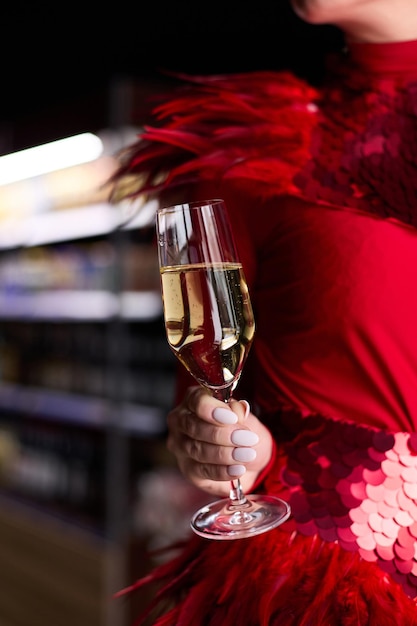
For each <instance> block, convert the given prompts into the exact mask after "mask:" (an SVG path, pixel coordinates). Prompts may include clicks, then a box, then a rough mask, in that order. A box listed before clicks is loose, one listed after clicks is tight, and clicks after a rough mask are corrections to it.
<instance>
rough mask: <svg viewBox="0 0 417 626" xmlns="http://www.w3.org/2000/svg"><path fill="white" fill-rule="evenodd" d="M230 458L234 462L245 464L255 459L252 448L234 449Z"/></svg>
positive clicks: (254, 452)
mask: <svg viewBox="0 0 417 626" xmlns="http://www.w3.org/2000/svg"><path fill="white" fill-rule="evenodd" d="M232 457H233V458H234V460H235V461H242V462H243V463H247V462H248V461H253V460H254V459H255V458H256V451H255V450H254V449H253V448H235V449H234V450H233V454H232Z"/></svg>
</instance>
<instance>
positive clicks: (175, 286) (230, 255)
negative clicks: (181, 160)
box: [157, 200, 290, 539]
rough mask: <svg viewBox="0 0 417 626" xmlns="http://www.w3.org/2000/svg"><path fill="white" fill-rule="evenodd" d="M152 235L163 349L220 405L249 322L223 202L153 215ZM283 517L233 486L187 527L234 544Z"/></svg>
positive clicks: (236, 370) (251, 328)
mask: <svg viewBox="0 0 417 626" xmlns="http://www.w3.org/2000/svg"><path fill="white" fill-rule="evenodd" d="M157 234H158V244H159V246H158V254H159V265H160V272H161V288H162V299H163V305H164V319H165V328H166V333H167V339H168V343H169V346H170V348H171V350H172V351H173V352H174V354H175V355H176V357H177V358H178V359H179V360H180V361H181V363H182V364H183V365H184V366H185V367H186V369H187V370H188V371H189V372H190V373H191V374H192V375H193V377H194V378H195V379H196V380H197V381H198V383H199V384H200V385H202V386H203V387H205V388H206V389H208V390H209V391H211V393H213V395H214V396H215V397H217V398H219V399H220V400H223V401H224V402H226V403H227V402H229V401H230V399H231V396H232V392H233V390H234V389H235V387H236V385H237V383H238V381H239V378H240V375H241V373H242V368H243V366H244V363H245V360H246V357H247V355H248V352H249V349H250V347H251V345H252V341H253V338H254V333H255V321H254V316H253V311H252V305H251V301H250V297H249V291H248V287H247V283H246V279H245V276H244V272H243V268H242V264H241V263H240V261H239V257H238V254H237V251H236V247H235V243H234V240H233V235H232V230H231V227H230V224H229V221H228V218H227V211H226V207H225V205H224V202H223V201H222V200H209V201H203V202H194V203H187V204H181V205H176V206H173V207H167V208H162V209H159V210H158V212H157ZM289 514H290V508H289V506H288V504H287V503H286V502H284V501H282V500H280V499H279V498H275V497H272V496H266V495H264V496H261V495H251V496H248V497H246V496H245V495H244V494H243V492H242V489H241V485H240V481H239V479H237V480H236V481H231V488H230V497H229V499H224V500H218V501H216V502H213V503H210V504H208V505H207V506H205V507H203V508H202V509H200V510H199V511H197V513H196V514H195V515H194V516H193V518H192V521H191V526H192V528H193V530H194V532H196V533H197V534H199V535H202V536H203V537H208V538H212V539H236V538H240V537H249V536H251V535H256V534H259V533H262V532H265V531H267V530H269V529H271V528H274V527H275V526H277V525H278V524H281V523H282V522H283V521H285V520H286V519H287V518H288V516H289Z"/></svg>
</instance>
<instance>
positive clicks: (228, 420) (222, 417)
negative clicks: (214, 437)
mask: <svg viewBox="0 0 417 626" xmlns="http://www.w3.org/2000/svg"><path fill="white" fill-rule="evenodd" d="M213 417H214V419H215V420H216V422H219V423H220V424H236V422H237V415H236V413H233V411H230V410H229V409H222V408H221V407H218V408H217V409H214V411H213Z"/></svg>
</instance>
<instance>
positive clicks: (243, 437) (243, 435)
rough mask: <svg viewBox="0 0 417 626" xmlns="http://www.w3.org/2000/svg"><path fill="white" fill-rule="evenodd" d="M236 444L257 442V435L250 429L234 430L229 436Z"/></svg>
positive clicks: (254, 443) (253, 443)
mask: <svg viewBox="0 0 417 626" xmlns="http://www.w3.org/2000/svg"><path fill="white" fill-rule="evenodd" d="M230 439H231V440H232V443H234V444H235V445H236V446H254V445H256V444H257V443H258V442H259V437H258V435H257V434H256V433H253V432H252V431H251V430H234V431H233V432H232V436H231V438H230Z"/></svg>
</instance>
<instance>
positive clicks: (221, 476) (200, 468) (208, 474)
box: [180, 459, 246, 482]
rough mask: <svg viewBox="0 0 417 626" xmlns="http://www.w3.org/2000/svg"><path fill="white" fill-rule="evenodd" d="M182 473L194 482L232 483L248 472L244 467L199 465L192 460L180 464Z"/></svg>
mask: <svg viewBox="0 0 417 626" xmlns="http://www.w3.org/2000/svg"><path fill="white" fill-rule="evenodd" d="M180 468H181V471H182V472H183V474H184V475H186V476H187V477H188V478H189V479H191V480H192V481H193V482H200V481H205V480H207V481H230V480H231V479H233V478H239V477H240V476H243V475H244V474H245V472H246V468H245V466H244V465H242V464H239V463H236V464H233V465H214V464H213V465H211V464H210V463H197V462H195V461H194V460H192V459H184V460H183V462H182V463H181V464H180Z"/></svg>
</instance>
